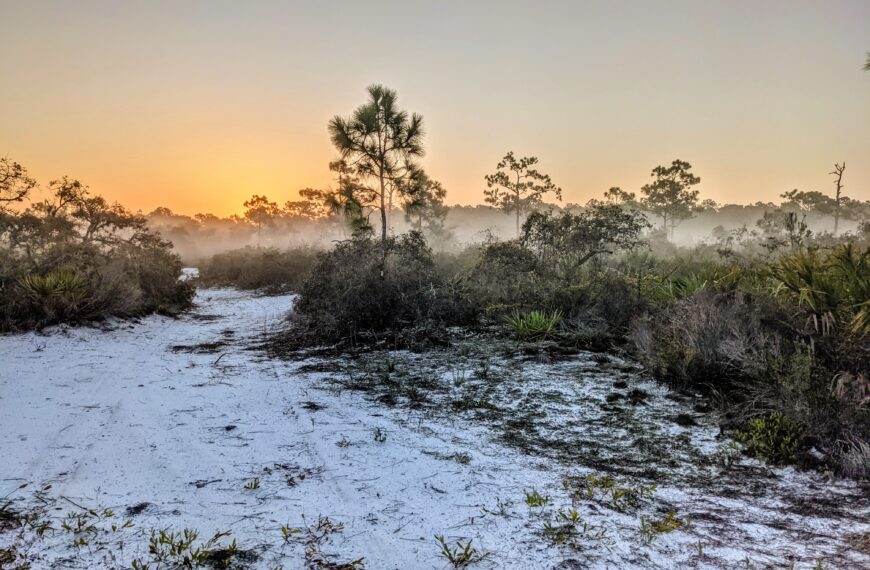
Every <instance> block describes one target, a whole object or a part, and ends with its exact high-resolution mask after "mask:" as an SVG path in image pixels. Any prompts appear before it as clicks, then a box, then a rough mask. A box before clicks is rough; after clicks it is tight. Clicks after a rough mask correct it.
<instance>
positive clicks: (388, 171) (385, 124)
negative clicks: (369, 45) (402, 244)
mask: <svg viewBox="0 0 870 570" xmlns="http://www.w3.org/2000/svg"><path fill="white" fill-rule="evenodd" d="M368 94H369V100H368V101H366V102H365V103H364V104H363V105H361V106H360V107H358V108H357V109H356V110H355V111H354V112H353V114H352V115H351V116H350V117H347V118H345V117H340V116H336V117H334V118H333V119H332V120H331V121H330V122H329V134H330V138H331V139H332V144H333V145H334V146H335V148H336V149H337V150H338V152H339V154H340V155H341V159H342V160H343V161H345V163H346V164H347V166H348V167H349V168H350V169H352V170H353V172H354V173H355V174H356V175H357V176H358V177H359V178H360V179H361V180H362V181H363V182H364V185H361V186H360V187H359V188H358V189H355V190H358V191H355V192H354V194H353V196H344V197H345V198H346V199H348V200H349V201H350V202H356V203H359V204H360V205H362V206H373V207H374V208H376V209H377V210H379V211H380V217H381V241H382V242H386V239H387V229H388V227H389V220H388V219H387V216H388V212H389V209H390V208H391V206H392V202H393V199H394V194H395V193H396V192H401V191H402V189H403V188H404V187H405V182H406V180H407V178H408V177H409V176H410V175H411V173H412V172H413V171H414V169H415V168H416V165H415V163H414V161H415V159H417V158H419V157H422V156H423V154H424V151H423V117H421V116H420V115H417V114H416V113H413V114H408V113H407V112H406V111H403V110H401V109H399V107H398V105H397V98H398V96H397V95H396V92H395V91H393V90H392V89H388V88H386V87H384V86H382V85H372V86H370V87H369V88H368ZM368 182H371V184H368Z"/></svg>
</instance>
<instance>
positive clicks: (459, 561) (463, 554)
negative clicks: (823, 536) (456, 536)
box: [435, 535, 491, 568]
mask: <svg viewBox="0 0 870 570" xmlns="http://www.w3.org/2000/svg"><path fill="white" fill-rule="evenodd" d="M435 540H437V541H438V544H439V545H440V546H441V552H440V555H441V557H442V558H444V559H445V560H447V561H448V562H449V563H450V565H451V566H452V567H453V568H468V567H469V566H471V565H472V564H477V563H479V562H483V561H484V560H486V559H487V558H489V556H490V554H491V553H490V552H485V551H483V552H482V551H480V550H478V549H476V548H474V547H473V546H472V545H471V543H472V540H471V539H468V542H466V543H465V544H464V545H463V544H462V542H461V541H458V540H457V541H456V546H455V547H454V548H452V549H451V548H450V545H449V544H448V543H447V540H446V539H445V538H444V537H443V536H440V535H436V536H435Z"/></svg>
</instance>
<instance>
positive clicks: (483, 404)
mask: <svg viewBox="0 0 870 570" xmlns="http://www.w3.org/2000/svg"><path fill="white" fill-rule="evenodd" d="M450 407H452V408H453V409H454V410H456V411H457V412H467V411H468V410H492V411H497V410H498V406H496V405H495V404H493V403H492V402H489V401H487V400H484V399H476V398H474V397H472V396H465V397H463V398H461V399H457V400H452V401H451V402H450Z"/></svg>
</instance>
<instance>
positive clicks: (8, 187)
mask: <svg viewBox="0 0 870 570" xmlns="http://www.w3.org/2000/svg"><path fill="white" fill-rule="evenodd" d="M35 187H36V181H35V180H33V179H32V178H30V177H29V176H28V175H27V169H26V168H24V167H23V166H21V165H20V164H18V163H17V162H13V161H11V160H9V159H8V158H5V157H4V158H0V212H2V211H3V210H4V209H5V208H6V207H7V206H8V204H11V203H13V202H21V201H23V200H24V199H25V198H27V195H28V194H29V193H30V191H31V190H32V189H33V188H35Z"/></svg>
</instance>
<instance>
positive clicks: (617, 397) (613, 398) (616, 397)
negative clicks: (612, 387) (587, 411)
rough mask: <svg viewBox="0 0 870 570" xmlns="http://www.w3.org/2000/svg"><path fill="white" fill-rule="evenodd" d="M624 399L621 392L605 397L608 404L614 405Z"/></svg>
mask: <svg viewBox="0 0 870 570" xmlns="http://www.w3.org/2000/svg"><path fill="white" fill-rule="evenodd" d="M624 397H625V396H624V395H623V394H620V393H619V392H611V393H609V394H608V395H607V396H605V397H604V401H605V402H607V403H608V404H612V403H614V402H618V401H619V400H621V399H622V398H624Z"/></svg>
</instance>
